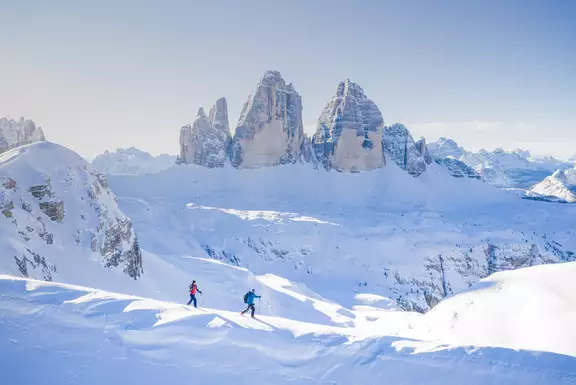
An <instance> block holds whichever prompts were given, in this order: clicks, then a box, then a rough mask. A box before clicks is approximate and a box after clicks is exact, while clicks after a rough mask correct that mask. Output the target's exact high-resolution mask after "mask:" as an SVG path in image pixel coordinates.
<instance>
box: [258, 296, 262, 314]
mask: <svg viewBox="0 0 576 385" xmlns="http://www.w3.org/2000/svg"><path fill="white" fill-rule="evenodd" d="M260 302H262V300H261V299H260V298H258V315H260Z"/></svg>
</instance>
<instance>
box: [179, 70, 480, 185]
mask: <svg viewBox="0 0 576 385" xmlns="http://www.w3.org/2000/svg"><path fill="white" fill-rule="evenodd" d="M214 116H220V118H218V119H217V122H218V127H216V124H215V123H214ZM432 161H433V158H432V156H431V154H430V152H429V150H428V148H427V147H426V141H425V139H424V138H421V139H420V140H418V141H415V140H414V139H413V137H412V135H411V133H410V131H409V130H408V128H406V127H405V126H404V125H402V124H399V123H396V124H391V125H385V123H384V119H383V117H382V114H381V112H380V109H379V108H378V106H377V105H376V104H375V103H374V102H373V101H372V100H371V99H369V98H368V97H367V96H366V93H365V92H364V90H363V89H362V88H361V87H360V86H359V85H358V84H357V83H354V82H352V81H351V80H350V79H346V80H344V81H341V82H339V84H338V86H337V87H336V92H335V94H334V95H333V96H332V98H331V99H330V100H329V101H328V102H327V103H326V105H325V107H324V109H323V110H322V111H321V113H320V117H319V118H318V124H317V128H316V132H315V134H314V135H313V136H312V137H311V138H308V137H307V136H306V135H305V134H304V131H303V124H302V98H301V97H300V95H299V94H298V92H297V91H296V89H295V87H294V85H292V83H287V82H286V81H285V80H284V79H283V78H282V75H281V74H280V72H278V71H266V72H265V73H264V75H263V76H262V78H261V79H260V81H259V82H258V84H257V86H256V89H255V91H254V92H253V93H252V94H251V95H250V96H249V97H248V100H247V101H246V103H245V104H244V107H243V108H242V112H241V114H240V118H239V120H238V123H237V125H236V130H235V133H234V136H231V134H230V129H229V123H228V112H227V104H226V99H225V98H220V99H219V100H218V101H217V103H216V104H215V105H214V107H212V110H211V113H210V117H207V116H206V114H205V113H204V110H203V109H202V108H200V109H199V111H198V115H197V118H196V120H195V121H194V123H193V124H192V125H185V126H183V127H182V128H181V130H180V156H179V157H178V161H177V162H178V163H185V164H195V165H198V166H203V167H208V168H214V167H224V166H225V165H226V164H230V165H231V166H233V167H235V168H239V169H242V168H260V167H271V166H276V165H282V164H294V163H304V164H309V165H311V166H312V167H314V168H320V167H322V168H323V169H325V170H335V171H339V172H359V171H370V170H375V169H379V168H383V167H387V165H388V164H396V165H397V166H398V167H400V168H401V169H402V170H404V171H406V172H408V173H409V174H410V175H412V176H414V177H418V176H420V175H421V174H423V173H424V172H426V170H427V169H428V166H429V165H430V164H431V163H432ZM437 164H438V165H440V166H441V167H444V168H447V169H448V172H449V173H450V174H451V175H453V176H455V177H467V178H468V177H471V178H473V179H479V178H478V176H477V175H476V174H475V173H474V172H471V170H470V169H467V168H466V167H465V165H464V164H463V163H462V164H460V163H457V162H451V163H450V164H449V163H448V162H437ZM456 169H458V170H456Z"/></svg>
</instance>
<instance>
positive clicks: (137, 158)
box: [92, 147, 176, 175]
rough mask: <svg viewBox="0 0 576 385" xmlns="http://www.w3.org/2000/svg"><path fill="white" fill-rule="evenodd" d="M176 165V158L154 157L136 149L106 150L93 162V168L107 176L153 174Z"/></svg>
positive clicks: (170, 156)
mask: <svg viewBox="0 0 576 385" xmlns="http://www.w3.org/2000/svg"><path fill="white" fill-rule="evenodd" d="M175 163H176V156H174V155H168V154H162V155H158V156H152V155H150V154H149V153H147V152H144V151H141V150H139V149H137V148H135V147H130V148H126V149H124V148H119V149H117V150H116V151H115V152H109V151H108V150H106V151H105V152H104V153H103V154H100V155H98V156H97V157H96V158H94V160H93V161H92V167H93V168H94V169H95V170H96V171H98V172H103V173H107V174H118V175H123V174H127V175H139V174H153V173H155V172H160V171H163V170H166V169H168V168H170V167H172V166H174V164H175Z"/></svg>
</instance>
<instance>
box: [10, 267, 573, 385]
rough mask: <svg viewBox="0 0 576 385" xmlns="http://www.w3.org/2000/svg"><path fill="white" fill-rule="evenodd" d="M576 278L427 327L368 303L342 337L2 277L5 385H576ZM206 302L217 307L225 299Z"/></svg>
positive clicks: (474, 297)
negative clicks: (574, 288) (218, 301)
mask: <svg viewBox="0 0 576 385" xmlns="http://www.w3.org/2000/svg"><path fill="white" fill-rule="evenodd" d="M205 263H207V264H209V262H207V261H206V262H205ZM215 266H218V265H215ZM220 269H221V270H222V271H223V272H226V271H227V272H233V271H238V272H239V273H243V272H244V273H247V272H245V271H241V270H236V268H234V267H230V266H225V265H221V267H220ZM575 274H576V263H569V264H564V265H548V266H537V267H532V268H527V269H522V270H518V271H512V272H505V273H498V274H495V275H493V276H491V277H490V278H488V279H486V280H483V281H482V282H480V283H479V284H477V285H475V286H473V287H472V288H471V289H470V290H469V291H467V292H466V293H463V294H460V295H457V296H454V297H451V298H449V299H446V300H445V301H444V302H442V303H441V304H440V305H439V306H437V307H436V308H435V309H434V310H433V311H432V312H430V313H428V314H426V315H422V314H418V313H410V312H402V311H396V310H393V309H392V310H390V309H381V308H375V307H370V306H365V305H361V306H356V307H354V308H353V309H346V311H345V312H342V311H340V313H341V314H339V317H341V318H347V319H348V320H349V322H348V323H346V324H344V323H341V324H340V325H334V322H330V321H328V320H324V321H315V322H303V321H298V320H295V319H293V318H290V317H289V316H285V317H282V316H273V315H260V314H259V315H258V316H257V318H256V319H251V318H249V317H243V316H241V315H239V313H238V311H237V310H238V309H237V307H236V308H234V307H225V306H223V307H217V306H206V307H202V308H201V309H198V310H196V309H194V308H191V307H189V306H184V305H182V304H177V303H172V302H163V301H158V300H151V299H148V298H144V297H139V296H130V295H125V294H116V293H113V292H106V291H102V290H97V289H91V288H87V287H81V286H74V285H68V284H60V283H48V282H43V281H34V280H28V279H22V278H17V277H12V276H6V275H0V299H1V301H0V315H1V317H0V361H1V362H2V363H3V372H2V378H3V381H5V383H7V384H16V383H18V384H22V385H27V384H37V383H43V384H61V383H75V384H76V383H78V384H84V385H92V384H103V383H139V384H157V383H188V384H207V383H209V384H229V383H236V384H310V383H313V384H380V383H383V381H384V382H385V383H394V384H400V383H401V384H438V385H440V384H442V385H460V384H470V385H476V384H478V385H480V384H528V385H530V384H534V385H536V384H572V383H575V382H576V332H575V331H574V328H573V325H574V322H575V321H576V311H575V310H574V309H576V296H575V295H574V292H573V290H571V288H572V286H573V284H572V281H573V277H574V275H575ZM255 279H256V280H260V281H262V282H263V283H264V284H266V285H268V286H267V288H268V290H269V291H268V292H267V294H270V295H271V296H272V295H275V296H276V298H277V299H278V304H279V305H285V304H288V305H289V304H290V303H292V302H293V301H294V300H293V298H295V299H296V302H299V301H300V302H302V301H303V302H310V301H312V303H313V304H314V305H315V306H314V307H315V309H316V310H314V309H310V310H307V311H308V312H316V313H321V312H326V313H327V314H328V313H329V312H330V311H331V309H333V308H335V307H336V305H335V304H333V303H330V302H327V301H324V300H322V299H318V298H312V297H311V296H313V294H307V295H301V294H299V293H297V292H295V291H293V290H292V287H291V286H290V284H291V283H290V282H289V281H287V280H284V279H281V278H279V277H271V276H256V277H255ZM236 283H237V282H236ZM204 292H205V294H204V297H205V298H206V302H208V301H211V300H212V299H213V298H214V297H222V296H226V295H227V294H228V293H226V292H222V291H218V290H214V291H210V290H209V289H208V288H206V287H205V288H204ZM368 297H369V296H365V298H368ZM264 298H266V297H265V296H264V297H263V299H264ZM265 306H266V302H265V305H264V308H265ZM292 311H293V315H297V314H299V313H300V312H301V311H302V309H301V307H300V310H297V309H296V308H295V309H292ZM23 363H26V365H30V366H31V367H33V368H34V370H22V365H23Z"/></svg>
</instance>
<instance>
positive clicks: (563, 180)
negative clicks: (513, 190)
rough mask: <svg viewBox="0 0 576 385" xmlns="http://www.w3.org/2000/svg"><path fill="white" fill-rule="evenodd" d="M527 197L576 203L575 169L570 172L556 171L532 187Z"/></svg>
mask: <svg viewBox="0 0 576 385" xmlns="http://www.w3.org/2000/svg"><path fill="white" fill-rule="evenodd" d="M528 195H529V196H544V197H552V198H557V199H559V200H562V201H565V202H571V203H574V202H576V167H575V168H573V169H570V170H566V171H562V170H557V171H556V172H554V174H552V175H550V176H548V177H546V178H545V179H544V180H543V181H542V182H540V183H538V184H536V185H534V186H532V188H531V189H530V190H529V191H528Z"/></svg>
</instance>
